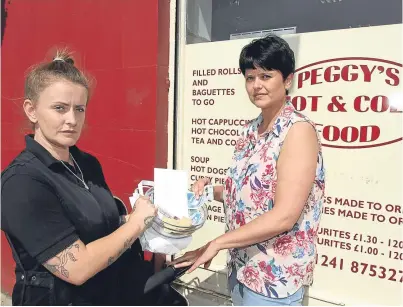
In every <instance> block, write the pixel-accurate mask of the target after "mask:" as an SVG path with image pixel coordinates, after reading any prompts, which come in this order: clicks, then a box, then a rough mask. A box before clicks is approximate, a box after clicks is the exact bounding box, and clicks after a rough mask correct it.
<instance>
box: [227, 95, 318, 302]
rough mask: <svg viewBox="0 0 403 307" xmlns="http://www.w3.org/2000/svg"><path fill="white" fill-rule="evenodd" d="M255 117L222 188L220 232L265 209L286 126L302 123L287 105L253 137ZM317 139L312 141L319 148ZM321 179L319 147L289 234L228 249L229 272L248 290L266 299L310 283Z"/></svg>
mask: <svg viewBox="0 0 403 307" xmlns="http://www.w3.org/2000/svg"><path fill="white" fill-rule="evenodd" d="M262 120H263V117H262V115H260V116H259V117H258V118H256V119H255V120H253V121H251V122H250V123H249V124H248V125H246V127H245V130H244V131H243V133H242V136H241V138H240V139H239V140H238V141H237V144H236V146H235V152H234V156H233V165H232V167H230V168H229V170H228V173H227V178H226V181H225V188H224V200H225V206H224V207H225V213H226V224H227V225H226V226H227V227H226V231H231V230H234V229H236V228H238V227H241V226H242V225H245V224H246V223H248V222H250V221H252V220H253V219H254V218H256V217H258V216H259V215H262V214H263V213H265V212H268V211H270V210H271V209H272V208H273V206H275V204H274V195H275V193H276V184H277V172H276V163H277V160H278V157H279V155H280V151H281V147H282V145H283V142H284V140H285V138H286V136H287V132H288V131H289V129H290V128H291V126H292V125H293V124H294V123H296V122H300V121H306V122H309V123H311V124H312V126H313V127H315V124H314V123H312V122H311V121H310V120H309V119H308V118H307V117H305V116H304V115H302V114H301V113H299V112H297V111H296V110H295V109H294V107H293V105H292V104H291V103H290V102H287V103H286V105H285V107H284V108H283V110H282V111H281V113H280V115H279V116H278V118H277V119H276V121H275V124H274V126H273V129H272V130H271V131H268V132H266V133H264V134H263V135H261V136H258V132H257V131H258V127H259V125H260V123H261V122H262ZM319 140H320V138H319V135H318V142H319V145H320V141H319ZM324 189H325V176H324V167H323V159H322V149H321V148H320V150H319V154H318V159H317V167H316V178H315V181H314V183H313V186H312V190H311V193H310V195H309V197H308V200H307V202H306V204H305V207H304V210H303V212H302V214H301V216H300V218H299V219H298V221H297V222H296V224H295V225H294V227H293V228H292V230H291V231H289V232H286V233H282V234H280V235H278V236H276V237H273V238H271V239H269V240H267V241H265V242H261V243H258V244H254V245H252V246H249V247H246V248H238V249H230V250H229V253H228V261H227V265H228V269H229V270H228V271H229V274H232V273H235V272H236V274H237V279H238V281H239V282H240V283H242V284H244V285H245V286H246V287H248V288H249V289H251V290H253V291H255V292H257V293H259V294H262V295H264V296H267V297H271V298H284V297H287V296H289V295H292V294H294V293H295V292H296V291H297V290H298V289H299V288H300V287H301V286H303V285H310V284H311V283H312V275H313V269H314V265H315V257H316V238H317V232H318V228H319V221H320V217H321V209H322V205H323V200H324V199H323V198H324Z"/></svg>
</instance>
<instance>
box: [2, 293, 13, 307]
mask: <svg viewBox="0 0 403 307" xmlns="http://www.w3.org/2000/svg"><path fill="white" fill-rule="evenodd" d="M1 306H11V297H9V296H8V295H7V294H4V293H1Z"/></svg>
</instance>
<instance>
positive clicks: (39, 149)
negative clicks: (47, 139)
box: [25, 134, 79, 167]
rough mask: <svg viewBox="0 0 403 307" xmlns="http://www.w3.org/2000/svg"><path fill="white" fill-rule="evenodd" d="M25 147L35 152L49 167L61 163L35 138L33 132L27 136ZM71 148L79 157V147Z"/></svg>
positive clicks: (75, 156)
mask: <svg viewBox="0 0 403 307" xmlns="http://www.w3.org/2000/svg"><path fill="white" fill-rule="evenodd" d="M25 149H26V150H28V151H29V152H31V153H32V154H34V155H35V157H37V158H38V159H39V160H40V161H41V162H42V163H43V164H45V165H46V166H47V167H51V166H52V165H53V164H58V163H60V160H57V159H56V158H55V157H53V156H52V155H51V154H50V152H49V151H48V150H47V149H45V147H43V146H42V145H41V144H39V143H38V142H37V141H35V140H34V135H33V134H28V135H26V136H25ZM69 150H70V153H71V154H72V155H73V157H74V158H75V159H77V156H78V154H79V149H78V148H77V147H76V146H72V147H70V149H69Z"/></svg>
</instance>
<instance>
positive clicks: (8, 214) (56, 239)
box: [1, 174, 78, 263]
mask: <svg viewBox="0 0 403 307" xmlns="http://www.w3.org/2000/svg"><path fill="white" fill-rule="evenodd" d="M1 222H2V229H3V230H4V231H5V232H7V233H8V234H9V235H10V236H12V237H14V238H15V239H16V240H18V241H19V243H20V244H21V245H22V246H23V248H24V249H25V250H26V252H27V253H28V254H30V255H31V257H34V258H36V259H37V261H38V262H39V263H44V262H45V261H47V260H49V259H51V258H52V257H54V256H56V255H57V254H58V253H60V252H61V251H63V250H64V249H65V248H66V247H68V246H69V245H71V244H72V243H73V242H75V241H76V240H78V235H77V234H76V231H75V228H74V226H73V225H72V223H71V222H70V220H69V219H68V218H67V217H66V215H65V214H64V212H63V209H62V207H61V204H60V200H59V198H58V196H57V195H56V194H55V193H54V192H53V191H52V188H51V187H50V186H49V185H48V184H47V183H45V182H43V181H41V180H39V179H37V178H34V177H32V176H30V175H25V174H24V175H20V174H16V175H13V176H12V177H11V178H9V179H8V180H7V181H6V182H5V183H3V188H2V191H1Z"/></svg>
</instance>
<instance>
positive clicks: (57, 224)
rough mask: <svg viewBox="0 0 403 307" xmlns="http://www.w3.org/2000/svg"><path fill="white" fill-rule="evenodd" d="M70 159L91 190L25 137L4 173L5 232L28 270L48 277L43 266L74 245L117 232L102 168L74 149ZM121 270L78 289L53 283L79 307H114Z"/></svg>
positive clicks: (118, 267) (116, 268) (116, 214)
mask: <svg viewBox="0 0 403 307" xmlns="http://www.w3.org/2000/svg"><path fill="white" fill-rule="evenodd" d="M70 153H71V155H72V156H73V158H74V160H75V161H76V162H77V164H78V165H79V167H80V169H81V171H82V174H83V177H84V180H85V183H86V184H87V185H88V187H89V189H88V190H87V189H86V188H85V187H84V185H83V183H82V182H81V181H80V180H79V179H77V178H76V176H78V177H79V178H81V172H80V171H79V170H77V169H76V168H74V167H72V166H71V165H69V163H67V162H64V165H63V163H62V162H61V161H59V160H57V159H55V158H54V157H53V156H52V155H51V154H50V153H49V152H48V151H47V150H46V149H45V148H44V147H42V146H41V145H40V144H39V143H37V142H36V141H35V140H34V139H33V137H32V136H26V148H25V150H24V151H23V152H22V153H20V154H19V155H18V156H17V158H16V159H15V160H14V161H13V162H12V163H11V164H10V165H9V166H8V167H7V168H6V170H5V171H4V172H3V173H2V182H1V187H2V190H1V207H2V208H1V228H2V230H3V231H5V232H6V233H7V234H8V236H9V237H10V239H11V241H12V243H13V245H14V247H15V248H16V251H17V254H18V256H19V258H20V260H21V262H22V265H23V267H24V269H25V270H33V269H35V270H38V271H46V269H45V268H44V267H43V266H42V265H41V264H42V263H44V262H46V261H47V260H49V259H51V258H52V257H54V256H56V255H57V254H58V253H60V252H61V251H63V250H64V249H65V248H66V247H68V246H69V245H71V244H72V243H73V242H74V241H76V240H78V239H81V241H83V242H84V244H88V243H90V242H93V241H95V240H97V239H99V238H102V237H105V236H107V235H109V234H110V233H112V232H113V231H115V230H116V229H117V228H118V227H119V211H118V208H117V206H116V203H115V200H114V198H113V195H112V193H111V191H110V190H109V188H108V186H107V184H106V182H105V178H104V175H103V172H102V168H101V165H100V163H99V162H98V160H97V159H96V158H95V157H94V156H92V155H90V154H88V153H85V152H83V151H80V150H79V149H78V148H77V147H75V146H73V147H71V148H70ZM66 167H69V168H70V170H71V172H70V171H69V170H68V169H67V168H66ZM72 172H74V173H75V174H76V176H74V175H73V174H72ZM121 258H122V259H123V258H124V257H121ZM133 260H134V259H133ZM121 264H122V261H119V260H118V261H116V262H115V263H114V264H112V265H111V266H109V267H108V268H106V269H105V270H103V271H101V272H99V273H98V274H96V275H95V276H94V277H93V278H91V279H90V280H88V281H87V282H86V283H85V284H83V285H82V286H79V287H76V286H73V285H71V284H67V283H65V282H63V281H62V280H61V279H59V278H55V282H56V283H57V284H59V285H63V286H64V287H70V288H72V289H73V290H71V291H73V293H74V296H75V297H80V300H79V301H80V304H81V303H82V304H84V303H89V304H98V305H100V304H116V303H117V301H116V300H117V299H118V298H117V297H116V295H117V289H116V288H117V287H119V285H118V282H117V281H118V279H119V278H121V277H119V271H120V272H121V271H122V270H125V268H122V265H121ZM126 269H127V268H126ZM16 270H17V271H18V266H17V268H16ZM14 290H15V289H14Z"/></svg>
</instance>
